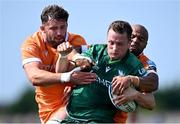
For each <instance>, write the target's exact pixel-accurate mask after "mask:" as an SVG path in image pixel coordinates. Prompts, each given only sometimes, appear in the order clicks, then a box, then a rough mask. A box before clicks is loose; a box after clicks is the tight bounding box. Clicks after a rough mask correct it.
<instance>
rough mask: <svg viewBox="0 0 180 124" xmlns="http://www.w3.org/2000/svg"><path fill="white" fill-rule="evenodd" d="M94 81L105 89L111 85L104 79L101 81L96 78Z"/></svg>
mask: <svg viewBox="0 0 180 124" xmlns="http://www.w3.org/2000/svg"><path fill="white" fill-rule="evenodd" d="M96 81H97V82H98V83H100V84H103V85H104V86H106V87H109V85H110V84H111V82H110V81H108V80H105V79H101V78H100V77H97V79H96Z"/></svg>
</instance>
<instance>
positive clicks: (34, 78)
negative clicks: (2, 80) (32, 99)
mask: <svg viewBox="0 0 180 124" xmlns="http://www.w3.org/2000/svg"><path fill="white" fill-rule="evenodd" d="M40 67H41V63H40V62H30V63H27V64H25V65H24V69H25V72H26V74H27V76H28V79H29V80H30V81H31V82H32V84H33V85H35V86H46V85H52V84H57V83H60V77H61V73H52V72H49V71H46V70H42V69H40Z"/></svg>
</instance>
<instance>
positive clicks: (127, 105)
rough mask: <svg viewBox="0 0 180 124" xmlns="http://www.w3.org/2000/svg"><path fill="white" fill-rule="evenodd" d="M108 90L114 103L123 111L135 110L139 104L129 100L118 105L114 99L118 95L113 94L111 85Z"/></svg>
mask: <svg viewBox="0 0 180 124" xmlns="http://www.w3.org/2000/svg"><path fill="white" fill-rule="evenodd" d="M108 92H109V97H110V100H111V102H112V104H113V105H114V106H115V107H116V108H117V109H118V110H121V111H124V112H133V111H135V110H136V108H137V104H136V103H135V102H134V101H130V102H127V103H124V104H121V105H116V104H115V103H114V101H113V98H116V96H117V95H114V94H112V88H111V86H109V89H108Z"/></svg>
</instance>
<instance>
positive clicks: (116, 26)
mask: <svg viewBox="0 0 180 124" xmlns="http://www.w3.org/2000/svg"><path fill="white" fill-rule="evenodd" d="M110 29H113V31H115V32H117V33H120V34H122V33H125V32H126V33H127V36H128V38H129V39H131V34H132V28H131V25H130V24H129V23H128V22H126V21H121V20H117V21H113V22H112V23H111V24H110V25H109V28H108V32H109V30H110Z"/></svg>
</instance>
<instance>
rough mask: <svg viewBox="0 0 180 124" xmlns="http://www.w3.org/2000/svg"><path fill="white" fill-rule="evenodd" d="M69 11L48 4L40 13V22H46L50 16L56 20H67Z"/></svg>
mask: <svg viewBox="0 0 180 124" xmlns="http://www.w3.org/2000/svg"><path fill="white" fill-rule="evenodd" d="M68 17H69V13H68V12H67V11H66V10H65V9H63V7H60V6H58V5H49V6H47V7H45V8H44V9H43V11H42V13H41V22H42V24H44V23H46V22H47V21H48V20H49V19H50V18H52V19H56V20H61V19H62V20H64V21H66V22H67V21H68Z"/></svg>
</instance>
